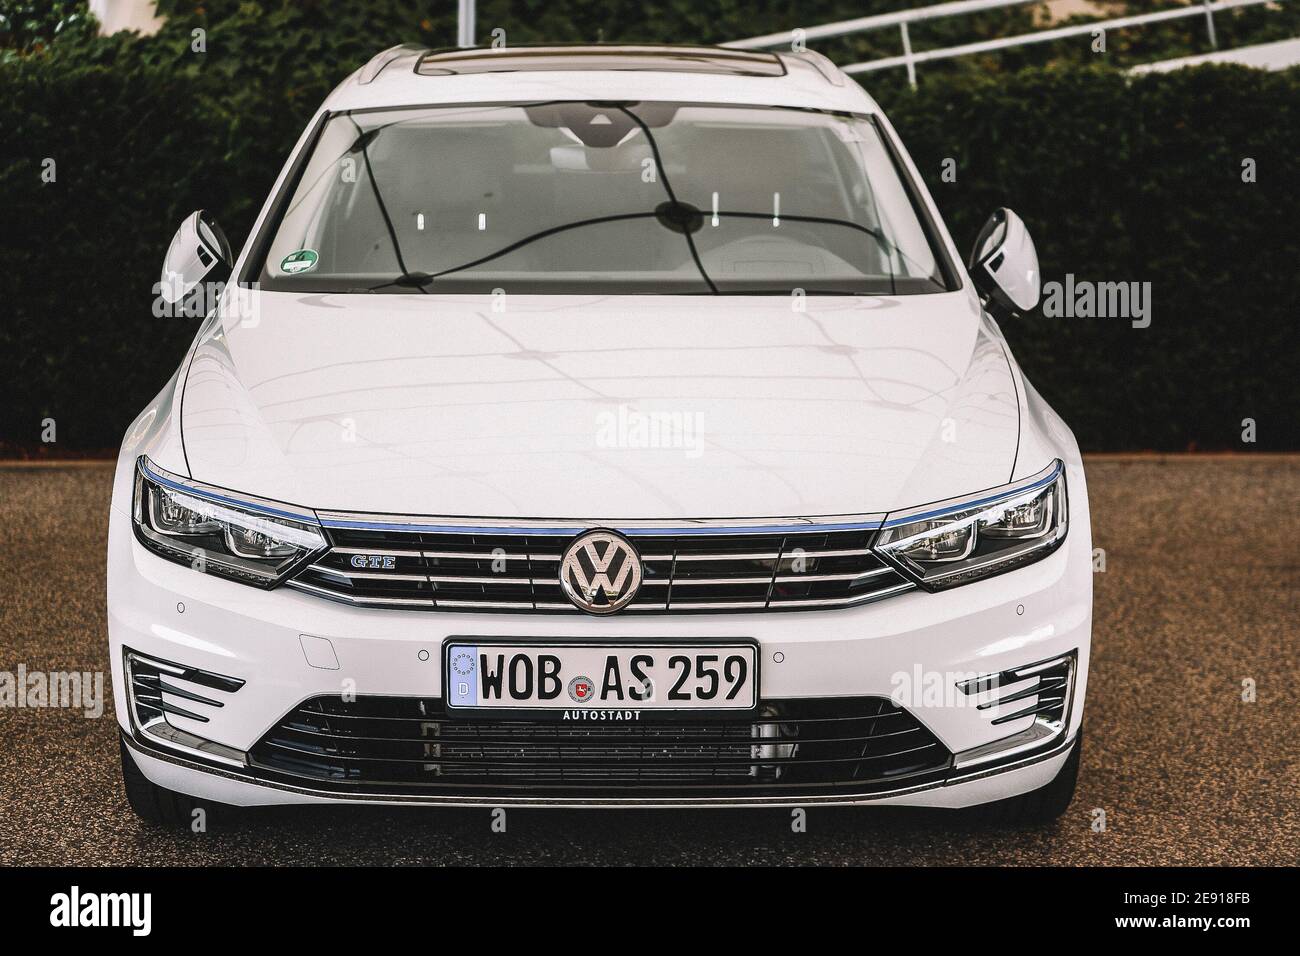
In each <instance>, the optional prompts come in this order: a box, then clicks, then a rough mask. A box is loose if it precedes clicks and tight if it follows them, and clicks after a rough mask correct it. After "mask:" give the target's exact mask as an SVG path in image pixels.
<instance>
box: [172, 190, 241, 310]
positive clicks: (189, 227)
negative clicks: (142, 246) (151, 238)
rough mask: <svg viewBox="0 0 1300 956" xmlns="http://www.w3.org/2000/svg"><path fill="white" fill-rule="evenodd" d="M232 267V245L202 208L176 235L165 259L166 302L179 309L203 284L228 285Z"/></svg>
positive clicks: (187, 220)
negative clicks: (178, 305) (227, 281)
mask: <svg viewBox="0 0 1300 956" xmlns="http://www.w3.org/2000/svg"><path fill="white" fill-rule="evenodd" d="M232 264H233V260H232V259H231V256H230V243H229V242H228V241H227V240H226V234H225V233H224V232H222V231H221V227H220V226H218V225H217V221H216V220H215V219H213V218H212V216H210V215H209V214H208V213H206V212H204V211H203V210H202V209H200V210H198V211H196V212H192V213H190V214H189V215H188V216H187V217H185V221H184V222H182V223H181V227H180V228H179V229H177V230H176V235H174V236H172V243H171V245H170V246H168V247H167V255H166V257H165V258H164V259H163V267H162V283H161V289H160V294H161V296H162V300H163V301H164V302H165V303H167V305H169V306H175V305H177V304H179V303H183V302H185V301H186V300H187V299H188V298H189V297H190V295H191V293H193V292H194V291H195V290H196V289H198V288H199V286H200V284H205V283H207V284H210V283H215V282H225V281H226V280H227V279H228V278H230V267H231V265H232ZM205 314H206V310H205Z"/></svg>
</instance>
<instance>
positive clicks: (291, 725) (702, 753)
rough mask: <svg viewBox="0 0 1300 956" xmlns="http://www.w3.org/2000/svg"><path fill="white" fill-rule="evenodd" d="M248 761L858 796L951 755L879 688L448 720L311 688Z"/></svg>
mask: <svg viewBox="0 0 1300 956" xmlns="http://www.w3.org/2000/svg"><path fill="white" fill-rule="evenodd" d="M557 716H558V715H557ZM249 757H250V761H249V766H250V769H251V770H252V771H253V772H254V773H256V774H258V775H259V776H261V777H263V778H266V779H273V780H280V781H283V782H291V783H296V784H299V785H301V784H302V783H303V781H304V780H308V781H313V782H314V783H315V784H318V785H322V786H324V787H325V788H327V789H332V790H342V791H347V790H349V789H351V790H354V791H361V792H405V793H410V794H418V795H426V796H456V795H463V796H474V795H478V796H483V795H489V794H493V795H500V794H508V793H510V792H512V791H515V790H526V791H527V792H528V793H530V794H532V793H536V794H539V795H541V794H545V795H551V796H556V795H564V796H568V795H573V796H579V795H583V794H603V795H604V796H611V795H614V793H615V792H617V793H627V794H635V793H638V792H641V791H645V792H652V791H653V792H657V793H658V795H660V796H663V795H671V793H672V792H673V791H674V790H677V791H679V792H682V793H688V792H689V793H690V794H692V795H700V794H701V793H702V792H706V791H708V792H712V791H716V792H718V793H719V794H727V793H746V794H755V793H764V792H770V793H781V792H783V791H789V790H790V789H791V788H799V789H800V791H801V792H816V791H818V790H828V791H836V790H851V791H852V792H854V793H864V792H871V791H873V790H885V789H895V788H899V787H903V786H910V785H914V784H921V783H930V782H934V781H936V780H941V779H942V778H943V777H944V776H945V775H946V773H947V770H948V768H949V766H950V763H951V754H950V753H949V751H948V750H947V749H946V748H945V747H944V746H943V745H942V744H941V743H940V742H939V741H938V740H937V739H936V738H935V737H934V735H933V734H931V733H930V731H929V730H927V729H926V728H925V727H924V726H923V725H922V724H921V723H920V722H919V721H918V720H916V718H915V717H913V716H912V715H911V714H910V713H908V712H907V711H905V710H902V709H900V708H899V707H896V706H895V705H894V704H893V703H891V702H890V701H888V700H886V699H884V698H879V697H861V698H827V699H808V700H791V701H777V702H768V703H765V704H764V705H763V706H762V707H761V708H760V710H759V712H758V714H757V716H753V715H747V716H745V717H730V716H729V717H726V718H725V719H709V718H704V717H696V718H694V719H687V718H668V717H659V716H654V715H649V714H646V713H644V712H643V713H642V719H641V720H636V721H629V722H620V723H593V722H590V721H583V722H572V721H565V720H562V719H555V720H547V721H541V720H519V719H506V720H488V719H482V718H478V717H475V718H472V719H465V718H453V717H448V716H447V714H446V712H445V711H444V710H443V707H442V703H441V701H440V700H438V699H435V698H409V697H366V696H363V697H357V698H355V699H354V700H352V701H344V700H342V699H340V698H338V697H316V698H313V699H312V700H309V701H307V702H306V703H304V704H302V705H300V706H299V707H298V708H296V709H295V710H293V711H292V712H291V713H290V714H289V715H288V716H286V717H285V718H284V719H283V720H281V721H280V722H279V723H278V724H277V725H276V726H275V727H274V728H272V730H271V731H270V732H269V733H267V734H266V736H264V737H263V738H262V740H261V741H259V742H258V744H257V745H256V746H255V747H254V748H253V750H252V752H251V753H250V755H249Z"/></svg>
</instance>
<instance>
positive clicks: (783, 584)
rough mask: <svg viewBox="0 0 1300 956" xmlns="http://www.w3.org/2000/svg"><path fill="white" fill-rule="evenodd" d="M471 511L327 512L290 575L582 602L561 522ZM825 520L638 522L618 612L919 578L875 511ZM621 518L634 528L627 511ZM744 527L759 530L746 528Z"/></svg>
mask: <svg viewBox="0 0 1300 956" xmlns="http://www.w3.org/2000/svg"><path fill="white" fill-rule="evenodd" d="M402 520H405V519H402ZM429 520H430V522H433V521H438V522H441V521H443V520H444V519H441V518H438V519H429ZM465 520H466V521H468V519H465ZM474 520H475V521H478V522H479V523H478V524H475V525H470V524H468V523H466V524H460V525H454V526H447V525H433V524H432V523H425V524H420V525H419V526H418V530H416V529H415V528H412V527H411V526H403V527H401V528H400V529H398V530H394V523H393V522H388V523H385V524H384V525H383V527H382V528H378V529H377V528H375V527H372V526H366V527H362V526H361V525H363V524H365V523H364V522H360V521H353V522H351V523H350V524H348V526H346V527H344V526H342V523H340V522H333V523H326V525H325V526H326V529H327V530H326V533H327V536H328V537H329V540H330V544H331V547H330V548H329V549H328V550H327V551H326V552H325V553H323V554H321V555H318V556H317V557H316V560H315V561H314V562H313V563H311V564H309V565H308V566H307V567H306V568H304V569H303V570H301V571H299V572H298V574H297V575H295V577H294V579H292V580H290V581H289V582H287V583H288V584H289V585H290V586H291V587H295V588H298V589H299V590H302V591H305V592H307V593H310V594H313V595H317V596H320V597H327V598H329V599H331V600H335V601H340V602H342V603H346V604H351V605H357V606H364V607H392V608H402V609H408V610H439V609H441V610H448V611H476V610H477V611H531V612H538V613H557V612H558V613H581V612H580V611H578V609H576V608H575V607H573V605H572V604H571V603H570V602H569V600H568V599H567V598H566V597H565V595H564V593H563V590H562V588H561V585H560V577H559V576H560V559H561V553H562V551H563V548H565V547H567V545H568V539H560V540H557V539H556V538H555V536H554V534H553V532H554V530H555V528H556V527H557V526H559V525H560V522H549V521H548V522H539V523H538V527H539V529H540V530H534V529H533V528H532V527H531V526H527V527H520V526H519V523H511V524H510V525H507V524H506V523H504V522H503V523H500V524H491V525H488V524H484V523H482V522H483V520H485V519H474ZM772 520H774V521H781V522H785V521H790V520H793V519H772ZM819 522H822V519H806V520H805V521H804V523H802V524H799V525H797V529H798V530H796V531H792V530H789V526H787V525H779V526H775V530H773V528H774V526H773V525H772V524H768V523H758V522H753V523H743V522H735V521H731V522H729V523H728V524H727V526H726V527H722V528H720V529H718V530H717V532H716V533H714V534H709V533H707V532H708V529H709V528H710V527H711V525H710V523H707V522H701V523H698V524H691V525H689V526H687V527H686V528H684V529H683V528H677V529H674V532H675V533H672V534H666V533H654V532H655V529H652V528H649V527H641V528H637V529H636V534H637V537H635V538H633V539H632V540H633V541H634V542H635V543H636V544H637V545H639V546H640V548H641V549H643V554H642V557H641V564H642V569H643V575H644V577H643V580H642V585H641V590H640V592H639V593H638V595H637V597H636V599H635V600H633V602H632V603H631V604H629V605H628V606H627V607H626V608H624V609H622V611H620V612H619V613H623V614H637V613H642V614H665V613H670V614H677V613H704V612H720V611H735V612H741V611H750V612H763V611H779V610H817V609H830V608H842V607H852V606H855V605H859V604H866V603H868V602H871V601H876V600H879V599H881V598H884V597H889V596H891V595H894V594H900V593H903V592H905V591H909V590H912V589H913V588H914V587H916V585H915V584H913V583H912V582H910V581H909V580H908V579H906V578H904V577H903V576H902V574H901V572H899V571H898V570H897V569H895V568H893V567H891V566H890V565H888V564H887V563H886V562H885V561H884V560H882V559H881V558H880V557H879V556H878V555H877V554H876V553H875V552H874V551H873V550H872V549H871V544H872V541H873V539H874V537H875V534H876V531H875V529H876V527H877V525H878V522H876V521H875V519H874V516H865V518H864V520H859V521H851V522H846V521H840V520H838V519H837V520H835V521H833V522H825V523H819ZM616 524H618V525H619V526H620V528H621V530H623V531H625V532H629V533H631V530H632V529H631V528H630V527H629V523H628V522H618V523H616ZM746 528H749V529H752V530H749V531H748V532H747V533H744V534H742V533H741V531H742V530H744V529H746ZM486 529H490V530H486ZM539 546H540V547H539ZM359 556H360V557H359ZM354 565H356V566H354Z"/></svg>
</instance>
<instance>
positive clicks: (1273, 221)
mask: <svg viewBox="0 0 1300 956" xmlns="http://www.w3.org/2000/svg"><path fill="white" fill-rule="evenodd" d="M883 105H884V106H885V108H886V110H887V111H888V113H889V115H890V116H891V118H892V119H893V121H894V123H895V125H896V126H897V128H898V129H899V132H900V134H901V135H902V137H903V138H904V140H905V141H906V142H907V145H908V149H909V151H910V152H911V154H912V157H913V159H914V160H915V161H916V163H917V165H918V167H919V168H920V169H921V170H922V172H923V174H924V175H925V178H926V180H927V182H928V185H929V187H930V190H931V192H932V193H933V195H934V197H935V201H936V202H937V203H938V205H939V207H940V209H941V211H942V212H943V215H944V218H945V220H946V222H947V223H948V227H949V229H950V230H951V231H952V234H953V236H954V238H955V239H956V240H957V242H958V244H959V245H961V246H962V248H963V251H964V250H965V249H966V247H967V245H968V244H969V243H970V242H971V241H972V240H973V238H974V236H975V234H976V232H977V231H978V229H979V226H980V224H981V223H982V222H983V220H984V218H985V216H986V215H987V213H988V212H989V211H990V210H991V209H993V208H995V207H997V206H1000V205H1006V206H1010V207H1011V208H1013V209H1015V210H1016V211H1017V212H1018V213H1019V214H1020V215H1021V216H1022V217H1023V218H1024V220H1025V222H1026V223H1027V224H1028V226H1029V228H1030V231H1031V233H1032V235H1033V237H1034V240H1035V243H1036V245H1037V247H1038V253H1039V259H1040V264H1041V269H1042V275H1043V279H1044V281H1052V280H1056V281H1063V280H1064V278H1065V275H1066V274H1067V273H1072V274H1073V275H1074V276H1076V278H1078V279H1087V280H1093V281H1107V282H1111V281H1138V282H1150V283H1151V299H1152V313H1151V325H1150V327H1148V328H1144V329H1135V328H1133V327H1132V326H1131V324H1130V323H1129V322H1127V321H1125V320H1123V319H1120V318H1111V319H1097V318H1094V319H1068V318H1047V317H1045V316H1043V315H1042V313H1041V310H1040V311H1037V312H1035V313H1034V314H1032V315H1029V316H1026V317H1024V318H1021V319H1017V320H1013V321H1009V322H1005V323H1003V330H1004V331H1005V333H1006V335H1007V338H1008V340H1009V341H1010V343H1011V345H1012V348H1013V350H1014V351H1015V353H1016V357H1017V358H1018V359H1019V360H1020V362H1021V365H1022V366H1023V367H1024V369H1025V371H1026V374H1027V375H1029V377H1030V379H1031V380H1032V381H1033V383H1034V384H1035V386H1036V387H1037V388H1038V389H1039V390H1040V391H1041V392H1042V393H1043V395H1044V397H1046V398H1047V399H1048V401H1050V402H1051V403H1052V404H1053V406H1054V407H1055V408H1056V409H1057V410H1058V411H1059V412H1060V413H1061V415H1062V416H1063V417H1064V418H1065V419H1066V421H1068V422H1069V423H1070V426H1071V427H1072V428H1073V429H1074V431H1075V434H1076V435H1077V436H1078V438H1079V442H1080V444H1081V445H1082V446H1083V447H1084V448H1085V449H1086V450H1132V449H1160V450H1183V449H1238V450H1254V449H1256V448H1273V449H1283V448H1285V449H1295V448H1297V447H1300V431H1298V430H1297V424H1296V423H1297V414H1296V405H1297V397H1298V396H1300V386H1298V385H1297V382H1300V362H1298V361H1297V356H1298V355H1300V349H1297V347H1296V344H1295V339H1296V333H1295V319H1296V315H1297V307H1296V296H1297V293H1300V282H1297V279H1296V273H1297V263H1300V230H1297V223H1298V222H1300V151H1298V150H1297V144H1300V70H1290V71H1286V72H1282V73H1268V72H1264V71H1259V70H1250V69H1245V68H1242V67H1201V68H1197V69H1191V70H1181V71H1177V72H1173V73H1168V74H1149V75H1146V76H1143V77H1139V78H1132V79H1130V78H1128V77H1126V76H1125V75H1123V74H1120V73H1116V72H1109V71H1100V70H1088V71H1084V72H1077V71H1072V70H1071V71H1067V70H1061V71H1055V70H1034V71H1025V72H1022V73H1019V74H1015V75H1012V76H1009V77H1000V78H983V79H978V80H974V81H972V80H971V79H970V78H966V79H963V80H961V81H955V80H954V81H950V82H930V83H926V84H923V85H922V87H921V89H920V91H919V92H918V93H917V94H906V93H901V94H898V95H896V96H894V97H892V98H890V99H888V100H886V101H885V102H884V103H883ZM946 157H951V158H953V159H955V160H956V163H957V165H956V169H957V181H956V183H946V182H943V181H942V179H941V176H940V169H941V164H942V162H943V160H944V158H946ZM1247 158H1249V159H1253V160H1254V161H1255V168H1256V175H1257V181H1256V182H1254V183H1245V182H1243V181H1242V162H1243V160H1244V159H1247ZM1245 418H1253V419H1255V420H1256V422H1257V438H1258V441H1257V444H1255V445H1243V444H1242V443H1241V431H1242V428H1241V422H1242V420H1243V419H1245Z"/></svg>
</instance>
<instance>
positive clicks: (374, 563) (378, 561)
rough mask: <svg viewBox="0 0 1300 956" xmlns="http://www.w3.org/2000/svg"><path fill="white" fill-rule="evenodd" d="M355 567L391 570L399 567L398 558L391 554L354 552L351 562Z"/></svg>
mask: <svg viewBox="0 0 1300 956" xmlns="http://www.w3.org/2000/svg"><path fill="white" fill-rule="evenodd" d="M349 563H350V564H351V565H352V566H353V567H354V568H365V569H367V570H371V571H391V570H393V568H395V567H397V558H396V557H394V556H393V555H391V554H354V555H352V560H351V561H350V562H349Z"/></svg>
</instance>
